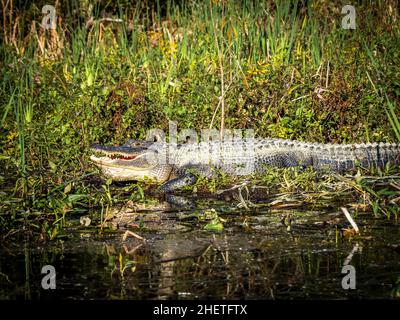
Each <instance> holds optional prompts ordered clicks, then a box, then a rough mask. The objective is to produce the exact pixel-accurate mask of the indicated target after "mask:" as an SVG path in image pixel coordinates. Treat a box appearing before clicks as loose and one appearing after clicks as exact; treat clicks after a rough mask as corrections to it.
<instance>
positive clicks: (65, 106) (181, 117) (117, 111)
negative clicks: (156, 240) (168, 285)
mask: <svg viewBox="0 0 400 320" xmlns="http://www.w3.org/2000/svg"><path fill="white" fill-rule="evenodd" d="M85 3H86V2H82V1H68V2H66V3H63V4H61V5H60V7H59V8H56V10H57V12H58V14H59V16H60V17H61V18H62V20H58V23H57V29H56V30H54V31H49V30H47V31H44V30H43V29H42V28H41V27H40V21H41V20H42V17H43V16H42V14H41V8H42V6H43V5H45V4H47V3H45V1H37V2H36V4H30V3H23V2H18V1H17V2H15V1H14V2H13V5H14V7H13V8H10V7H7V8H2V10H3V11H2V12H4V13H5V14H4V15H2V17H1V25H2V30H1V32H0V37H1V45H0V57H1V59H0V70H1V71H0V74H1V86H0V105H1V108H0V121H1V130H0V151H1V154H0V184H1V190H3V191H2V192H1V193H0V197H1V200H2V204H1V205H0V211H2V212H4V213H5V214H2V215H1V218H0V223H3V224H4V225H9V223H10V221H11V222H12V221H15V220H17V219H22V220H24V219H25V220H26V217H28V220H29V219H32V220H33V221H36V222H35V223H36V224H37V225H38V228H39V229H40V225H42V222H43V219H50V218H51V219H52V220H51V221H53V222H54V221H58V224H60V223H61V222H63V221H65V219H66V218H68V216H70V215H72V214H73V213H74V212H75V213H77V214H79V213H80V212H83V211H85V210H86V211H87V210H89V208H91V207H93V206H96V205H98V204H99V203H103V207H104V208H105V209H104V210H106V209H107V208H108V207H109V205H110V203H115V201H114V200H115V199H113V197H114V196H115V197H117V198H118V195H115V194H110V191H109V189H108V186H107V185H106V184H104V182H100V183H99V182H98V181H97V184H94V185H93V184H92V183H91V181H90V179H89V181H88V180H87V179H86V180H85V179H81V177H84V176H85V175H88V174H91V173H93V172H96V170H95V169H94V167H93V166H92V165H91V164H90V163H89V161H88V157H87V149H88V146H89V145H90V143H92V142H96V141H97V142H107V143H123V142H125V141H126V140H127V139H129V138H144V137H145V133H146V131H147V130H148V129H150V128H161V129H163V130H167V129H168V121H169V120H172V121H176V122H178V129H183V128H195V129H197V130H200V129H203V128H208V127H210V126H212V127H214V128H216V129H220V128H221V126H224V127H225V128H241V129H244V128H252V129H254V130H255V134H256V135H257V136H263V137H267V136H268V137H280V138H292V139H300V140H308V141H317V142H344V143H353V142H368V141H383V142H393V141H396V140H397V141H400V126H399V119H398V116H399V114H400V113H399V96H400V83H399V80H398V79H399V72H400V68H399V64H398V61H399V52H400V50H399V49H400V41H399V40H400V31H399V30H400V28H399V21H400V20H399V18H398V17H397V16H396V12H398V7H397V4H396V2H394V1H390V2H388V3H387V2H382V1H366V2H365V1H363V2H361V1H359V2H357V3H355V4H354V5H355V6H356V10H357V14H358V17H357V29H356V30H343V29H341V19H342V15H341V14H340V11H341V7H342V6H343V5H345V4H347V3H344V2H343V3H342V2H341V1H337V2H330V1H307V2H306V1H278V2H276V3H275V2H272V1H250V0H246V1H217V0H215V1H214V0H212V1H208V0H206V1H185V2H182V3H181V2H179V1H178V2H176V1H172V0H168V1H166V2H158V1H155V2H151V1H149V2H148V3H146V2H138V3H137V4H136V5H134V6H132V5H130V4H128V2H127V1H122V0H121V1H119V2H116V3H111V2H108V1H97V2H96V3H95V4H94V6H93V8H92V11H91V12H89V11H88V10H89V6H87V5H86V6H85ZM388 6H391V8H392V9H393V10H392V11H391V12H392V13H388ZM104 12H105V13H107V14H108V17H110V18H111V19H117V18H121V19H123V22H122V23H121V22H107V21H105V20H104V19H103V18H104V17H103V13H104ZM90 16H92V17H93V19H90ZM33 21H36V23H33ZM88 21H89V22H90V21H91V23H89V24H88ZM220 97H222V98H220ZM213 118H214V121H213ZM271 174H272V173H271ZM270 177H271V175H270ZM272 177H274V175H273V174H272ZM278 178H280V179H282V177H278ZM269 179H271V178H268V177H266V178H265V179H264V180H262V181H259V183H261V184H262V183H264V184H267V185H269V183H270V180H269ZM293 179H294V181H297V182H298V180H296V179H300V178H296V177H295V178H293ZM303 180H304V179H303ZM303 180H302V179H300V181H303ZM69 181H72V182H71V184H68V183H67V184H66V182H69ZM223 181H224V180H223ZM297 182H295V183H294V184H295V185H296V183H297ZM274 183H276V184H278V185H280V184H281V183H282V185H284V181H283V180H278V181H275V182H274ZM298 183H300V182H298ZM99 184H100V185H104V188H102V187H101V186H99ZM68 185H69V186H70V187H68V188H67V189H65V188H66V186H68ZM199 187H200V186H199ZM209 187H210V189H213V188H214V189H216V188H217V187H218V182H209ZM288 188H289V187H288ZM296 188H297V190H304V188H305V189H307V188H310V185H308V184H305V185H304V184H303V185H301V183H300V186H297V187H296ZM302 188H303V189H302ZM315 188H318V185H316V186H315ZM139 189H140V188H139ZM289 189H290V188H289ZM135 190H136V189H135ZM65 191H68V192H65ZM137 192H139V191H134V192H133V195H132V197H133V199H136V197H138V198H137V199H139V198H140V196H138V194H137ZM393 192H394V191H393ZM378 198H379V197H377V198H376V199H378ZM117 201H118V199H117ZM135 201H136V200H135ZM377 201H379V199H378V200H377ZM371 203H372V202H371ZM380 205H381V203H380ZM382 205H383V206H384V205H385V203H382ZM371 208H372V204H371ZM10 212H11V214H10ZM10 217H11V218H10ZM43 217H45V218H43ZM67 220H68V219H67ZM49 221H50V220H49ZM58 224H54V225H52V222H50V223H48V224H47V226H48V228H50V229H53V228H55V226H56V225H58ZM57 230H58V229H57ZM49 232H50V234H52V232H53V231H49Z"/></svg>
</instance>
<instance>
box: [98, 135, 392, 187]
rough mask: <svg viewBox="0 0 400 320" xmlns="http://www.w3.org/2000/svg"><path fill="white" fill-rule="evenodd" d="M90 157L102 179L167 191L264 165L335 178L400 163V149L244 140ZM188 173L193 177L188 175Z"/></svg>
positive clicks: (110, 150) (128, 147)
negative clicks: (144, 182)
mask: <svg viewBox="0 0 400 320" xmlns="http://www.w3.org/2000/svg"><path fill="white" fill-rule="evenodd" d="M91 150H92V152H94V153H100V154H101V156H95V155H92V156H91V160H92V161H93V162H94V163H95V164H96V165H97V166H99V167H100V168H101V169H102V171H103V173H104V174H105V175H106V176H109V177H111V178H113V179H114V180H119V181H132V180H141V179H146V178H148V179H152V180H156V181H158V182H162V183H164V184H163V185H162V186H161V191H164V192H172V191H174V190H176V189H179V188H182V187H183V186H186V185H191V184H194V183H195V182H196V180H197V174H200V175H203V176H206V177H212V175H213V168H216V169H219V170H221V171H223V172H225V173H226V174H228V175H246V174H251V173H254V172H256V173H258V172H262V171H263V170H265V167H266V166H271V167H278V168H285V167H296V166H300V167H307V166H312V167H313V168H314V169H316V170H321V169H324V168H326V169H329V170H332V171H336V172H339V173H343V172H346V171H351V170H354V169H355V168H356V167H357V166H361V167H364V168H372V167H380V168H382V167H384V166H385V165H386V164H387V163H391V164H399V163H400V145H398V144H390V143H368V144H345V145H340V144H321V143H307V142H299V141H292V140H282V139H247V140H246V139H244V140H237V141H233V140H229V141H210V142H201V143H198V144H193V143H192V144H189V143H186V144H178V145H173V144H170V143H162V142H148V141H134V140H130V141H128V142H127V143H126V144H125V145H123V146H117V147H112V146H111V147H110V146H103V145H93V146H92V147H91ZM193 170H194V171H195V172H193Z"/></svg>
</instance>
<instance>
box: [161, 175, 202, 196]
mask: <svg viewBox="0 0 400 320" xmlns="http://www.w3.org/2000/svg"><path fill="white" fill-rule="evenodd" d="M196 181H197V177H196V176H195V175H194V174H193V173H190V172H185V173H184V174H183V175H182V176H179V177H177V178H175V179H172V180H169V181H168V182H166V183H164V184H163V185H162V186H160V187H159V188H158V190H157V191H158V192H161V193H168V192H174V191H176V190H178V189H181V188H183V187H186V186H191V185H194V184H195V183H196Z"/></svg>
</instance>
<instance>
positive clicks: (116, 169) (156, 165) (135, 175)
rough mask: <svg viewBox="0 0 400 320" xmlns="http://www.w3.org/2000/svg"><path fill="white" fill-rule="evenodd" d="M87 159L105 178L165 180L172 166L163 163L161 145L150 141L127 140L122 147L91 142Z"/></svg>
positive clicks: (118, 179) (116, 179)
mask: <svg viewBox="0 0 400 320" xmlns="http://www.w3.org/2000/svg"><path fill="white" fill-rule="evenodd" d="M90 150H91V152H92V153H93V154H92V155H91V156H90V159H91V160H92V161H93V162H94V163H95V164H96V166H98V167H99V168H100V169H101V170H102V172H103V174H104V175H105V176H106V177H110V178H112V179H113V180H115V181H135V180H144V179H150V180H156V181H158V182H164V181H166V180H168V178H169V176H170V174H171V170H172V166H170V165H168V164H162V163H161V162H160V157H159V154H160V153H161V150H162V148H161V145H160V144H158V143H155V142H150V141H137V140H129V141H128V142H127V143H126V144H124V145H122V146H105V145H101V144H93V145H91V147H90Z"/></svg>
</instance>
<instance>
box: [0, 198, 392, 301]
mask: <svg viewBox="0 0 400 320" xmlns="http://www.w3.org/2000/svg"><path fill="white" fill-rule="evenodd" d="M212 207H213V208H215V209H216V210H217V212H219V215H220V216H221V217H223V219H224V220H225V223H224V226H225V228H224V230H223V231H222V232H208V231H205V230H203V227H204V224H205V223H206V222H204V221H203V220H201V219H200V217H201V212H202V209H200V208H199V207H198V208H197V209H194V210H191V211H188V212H183V211H179V212H178V211H173V210H170V211H169V212H165V211H163V212H156V213H154V212H153V213H151V214H153V215H158V219H155V220H154V221H150V220H149V221H147V220H146V221H145V222H143V214H144V213H143V214H142V216H141V217H140V215H139V216H138V215H136V216H135V217H133V216H132V217H131V218H132V219H142V220H141V221H140V223H141V224H144V225H142V226H141V228H140V227H137V226H136V228H135V229H134V231H135V232H136V233H138V234H140V235H141V236H143V237H144V238H145V241H141V240H139V239H136V238H134V237H130V238H128V239H127V240H126V241H122V233H119V232H118V233H111V234H104V235H93V234H91V235H90V234H89V233H85V231H84V229H78V228H77V229H75V230H73V231H71V236H70V238H69V239H67V240H64V241H61V240H60V241H58V242H51V243H49V244H47V245H42V246H37V245H35V244H32V243H29V242H26V243H24V244H23V245H21V244H11V243H5V244H3V246H2V248H1V249H0V251H1V255H0V298H3V299H15V298H20V299H58V298H63V299H197V298H203V299H204V298H211V299H212V298H214V299H225V298H226V299H238V298H240V299H242V298H244V299H292V298H300V299H311V298H319V299H326V298H334V299H337V298H339V299H341V298H349V297H385V298H390V297H396V296H397V295H398V292H400V290H399V286H400V280H399V279H400V272H399V269H398V265H399V262H400V255H399V250H398V247H399V242H398V241H399V240H398V239H400V237H399V235H400V234H399V233H400V232H399V228H398V226H397V223H396V221H388V220H376V219H372V218H370V215H365V216H360V215H359V216H358V217H357V223H358V225H359V226H360V229H361V236H360V237H357V238H353V239H352V238H346V237H343V236H341V235H340V229H341V228H342V227H343V226H344V225H345V224H346V219H345V218H344V217H343V216H342V215H341V213H340V212H339V210H338V211H333V212H325V213H324V212H317V211H303V212H301V211H299V212H294V211H262V210H258V211H257V212H248V211H238V210H237V209H234V210H233V209H232V210H228V209H227V208H229V205H228V204H226V203H221V204H215V203H214V204H213V206H212ZM208 208H209V205H208ZM288 214H290V216H291V222H290V231H288V230H289V229H288V226H287V224H284V223H283V222H284V221H285V220H284V219H282V216H284V217H286V216H288ZM132 223H133V222H132ZM140 223H139V224H140ZM361 249H362V250H361ZM46 264H50V265H53V266H54V267H55V269H56V272H57V278H56V279H57V290H54V291H51V290H43V289H41V287H40V283H41V278H42V276H43V275H41V273H40V271H41V268H42V266H43V265H46ZM346 264H351V265H352V266H354V267H355V268H356V270H357V289H356V290H343V289H342V286H341V281H342V278H343V276H344V275H343V274H342V273H341V270H342V267H343V265H346Z"/></svg>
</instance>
